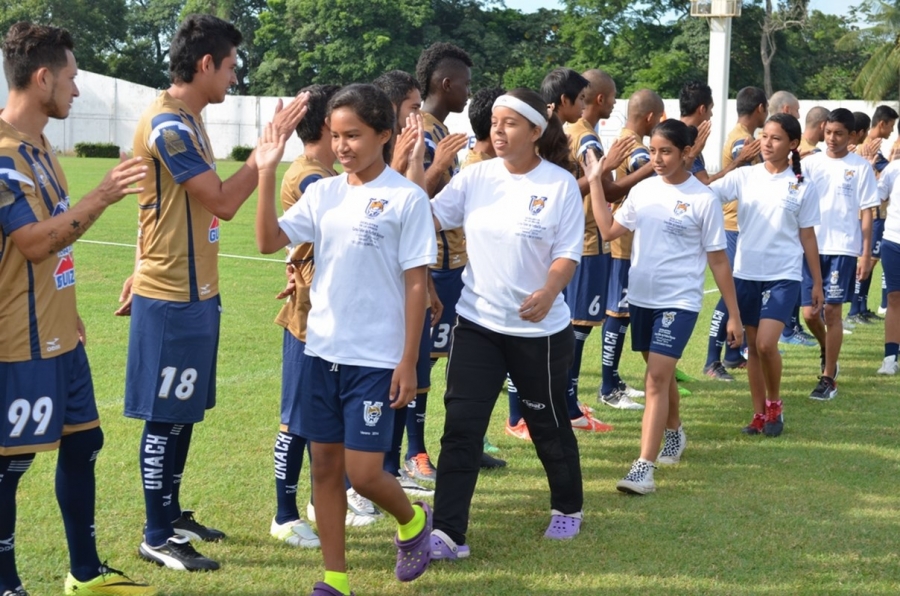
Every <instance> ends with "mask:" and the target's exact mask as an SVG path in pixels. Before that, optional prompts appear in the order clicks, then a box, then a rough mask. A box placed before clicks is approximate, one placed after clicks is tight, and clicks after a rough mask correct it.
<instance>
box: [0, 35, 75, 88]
mask: <svg viewBox="0 0 900 596" xmlns="http://www.w3.org/2000/svg"><path fill="white" fill-rule="evenodd" d="M74 49H75V42H74V40H73V39H72V35H71V34H70V33H69V32H68V31H66V30H65V29H61V28H59V27H48V26H45V25H35V24H33V23H28V22H25V21H21V22H18V23H16V24H15V25H13V26H12V27H10V28H9V31H8V32H7V34H6V38H5V39H4V40H3V70H4V72H5V73H6V82H7V83H8V84H9V88H10V89H18V90H24V89H26V88H28V84H29V82H30V81H31V75H32V74H34V72H35V71H36V70H38V69H39V68H49V69H50V70H51V71H52V72H53V73H54V74H56V73H57V72H59V71H60V69H62V68H65V66H66V64H68V57H67V56H66V50H69V51H70V52H71V51H72V50H74Z"/></svg>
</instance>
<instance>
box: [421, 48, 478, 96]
mask: <svg viewBox="0 0 900 596" xmlns="http://www.w3.org/2000/svg"><path fill="white" fill-rule="evenodd" d="M445 60H455V61H457V62H460V63H462V64H464V65H466V66H468V67H469V68H472V59H471V58H470V57H469V54H467V53H466V51H465V50H463V49H462V48H460V47H457V46H455V45H453V44H452V43H446V42H442V41H439V42H435V43H433V44H431V45H430V46H428V47H427V48H426V49H425V50H423V51H422V54H421V55H420V56H419V61H418V62H416V78H417V79H418V80H419V86H420V87H421V88H422V99H425V98H427V97H428V93H429V92H430V91H431V89H430V83H431V77H432V76H434V73H435V71H436V70H437V69H438V67H440V65H441V63H442V62H444V61H445Z"/></svg>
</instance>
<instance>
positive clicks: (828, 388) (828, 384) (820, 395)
mask: <svg viewBox="0 0 900 596" xmlns="http://www.w3.org/2000/svg"><path fill="white" fill-rule="evenodd" d="M836 396H837V383H835V382H834V379H832V378H831V377H826V376H825V375H822V376H821V377H819V384H818V385H816V388H815V389H813V390H812V393H810V394H809V399H815V400H818V401H828V400H829V399H834V398H835V397H836Z"/></svg>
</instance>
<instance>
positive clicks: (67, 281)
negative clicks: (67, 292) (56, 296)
mask: <svg viewBox="0 0 900 596" xmlns="http://www.w3.org/2000/svg"><path fill="white" fill-rule="evenodd" d="M58 256H59V262H58V263H57V264H56V270H55V271H54V272H53V279H54V280H55V281H56V289H57V290H62V289H64V288H68V287H69V286H74V285H75V259H74V258H73V257H72V247H71V246H69V247H67V248H65V249H63V250H61V251H60V252H59V254H58Z"/></svg>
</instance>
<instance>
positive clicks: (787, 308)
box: [734, 277, 800, 327]
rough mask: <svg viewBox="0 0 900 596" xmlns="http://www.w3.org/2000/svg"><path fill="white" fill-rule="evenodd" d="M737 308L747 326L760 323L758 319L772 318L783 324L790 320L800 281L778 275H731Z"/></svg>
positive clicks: (787, 323)
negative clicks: (760, 278) (761, 277)
mask: <svg viewBox="0 0 900 596" xmlns="http://www.w3.org/2000/svg"><path fill="white" fill-rule="evenodd" d="M734 288H735V290H736V291H737V302H738V310H739V311H740V313H741V322H742V323H743V324H744V325H746V326H748V327H759V321H760V320H761V319H773V320H775V321H780V322H782V323H784V324H785V325H790V324H791V318H792V317H793V316H794V307H796V306H797V298H799V297H800V282H799V281H796V280H788V279H778V280H774V281H752V280H749V279H740V278H737V277H735V278H734Z"/></svg>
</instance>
